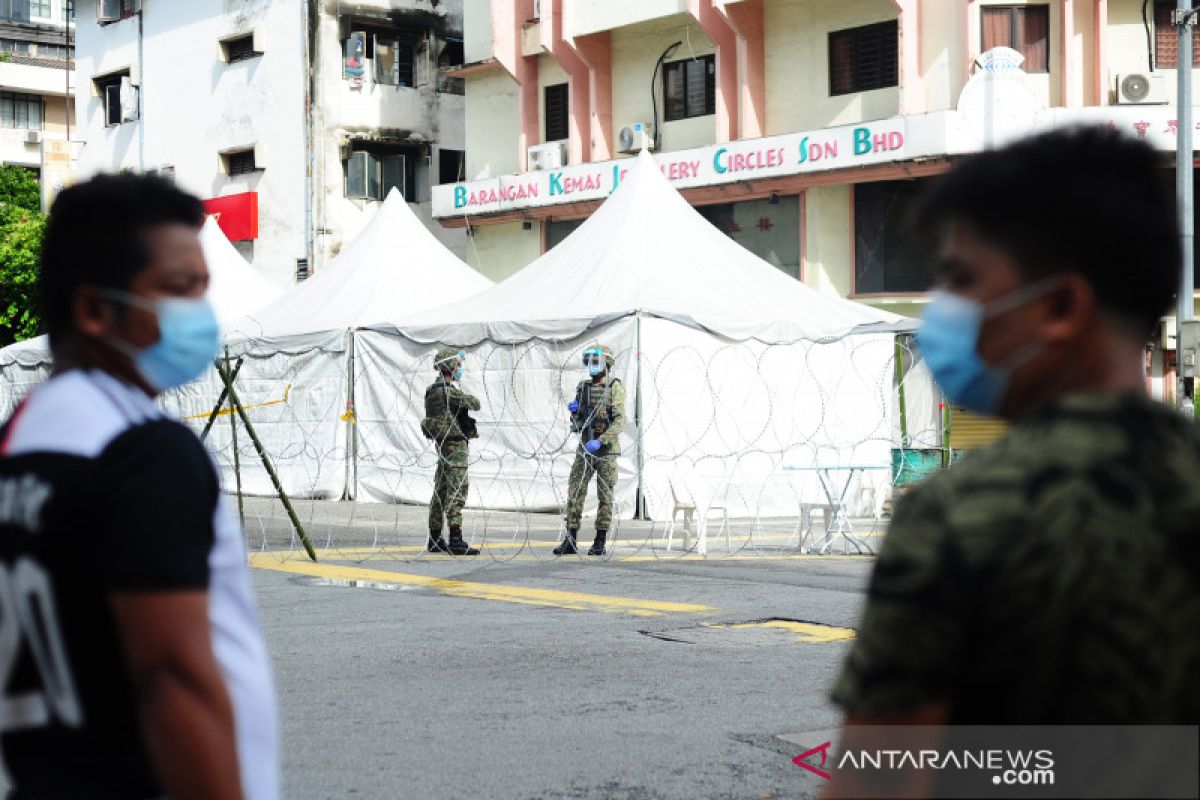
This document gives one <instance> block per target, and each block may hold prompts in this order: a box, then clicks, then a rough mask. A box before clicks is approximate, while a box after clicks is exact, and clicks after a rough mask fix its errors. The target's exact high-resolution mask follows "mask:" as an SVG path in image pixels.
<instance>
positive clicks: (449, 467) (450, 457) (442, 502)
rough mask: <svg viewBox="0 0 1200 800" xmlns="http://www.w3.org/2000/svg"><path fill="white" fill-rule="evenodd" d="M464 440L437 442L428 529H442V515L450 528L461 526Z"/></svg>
mask: <svg viewBox="0 0 1200 800" xmlns="http://www.w3.org/2000/svg"><path fill="white" fill-rule="evenodd" d="M470 488H471V484H470V481H468V480H467V442H466V441H465V440H463V439H456V440H448V441H445V442H442V443H441V444H440V445H438V466H437V474H436V475H434V478H433V499H432V500H430V501H429V530H431V531H440V530H441V529H442V517H443V516H444V517H445V518H446V522H447V523H449V526H450V527H451V528H461V527H462V510H463V506H464V505H466V503H467V490H468V489H470Z"/></svg>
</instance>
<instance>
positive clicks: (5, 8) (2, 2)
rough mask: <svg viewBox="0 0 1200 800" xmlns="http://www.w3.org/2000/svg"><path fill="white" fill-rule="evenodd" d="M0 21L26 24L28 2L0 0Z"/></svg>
mask: <svg viewBox="0 0 1200 800" xmlns="http://www.w3.org/2000/svg"><path fill="white" fill-rule="evenodd" d="M0 19H3V20H8V21H10V22H28V21H29V0H0Z"/></svg>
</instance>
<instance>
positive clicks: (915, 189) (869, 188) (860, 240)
mask: <svg viewBox="0 0 1200 800" xmlns="http://www.w3.org/2000/svg"><path fill="white" fill-rule="evenodd" d="M925 186H926V181H925V180H914V181H881V182H878V183H860V184H856V185H855V186H854V187H853V189H852V191H853V193H854V277H855V280H854V292H855V293H856V294H872V293H887V292H923V291H925V290H927V289H928V288H929V287H930V286H931V285H932V284H933V278H934V275H933V271H932V266H933V264H934V263H935V262H936V259H937V243H936V241H935V240H934V237H933V236H932V235H930V234H929V233H928V232H922V231H919V230H917V229H916V227H915V226H914V225H912V224H911V223H912V220H911V215H912V209H913V208H914V206H915V203H916V201H917V198H918V196H919V195H920V193H921V192H922V191H923V190H924V188H925Z"/></svg>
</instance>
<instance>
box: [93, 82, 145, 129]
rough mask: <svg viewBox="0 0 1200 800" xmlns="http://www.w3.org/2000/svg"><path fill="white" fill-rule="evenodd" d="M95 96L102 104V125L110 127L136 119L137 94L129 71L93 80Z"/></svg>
mask: <svg viewBox="0 0 1200 800" xmlns="http://www.w3.org/2000/svg"><path fill="white" fill-rule="evenodd" d="M92 84H93V85H94V86H95V88H96V94H97V95H98V96H99V97H100V99H101V100H102V101H103V103H104V125H105V126H106V127H111V126H113V125H120V124H121V123H123V122H130V121H131V120H135V119H137V118H138V92H137V88H136V87H135V86H134V85H133V82H132V81H131V80H130V78H129V71H128V70H125V71H123V72H118V73H113V74H111V75H104V76H102V77H98V78H93V79H92Z"/></svg>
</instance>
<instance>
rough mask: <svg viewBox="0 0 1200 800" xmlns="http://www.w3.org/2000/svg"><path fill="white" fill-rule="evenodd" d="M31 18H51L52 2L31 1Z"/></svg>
mask: <svg viewBox="0 0 1200 800" xmlns="http://www.w3.org/2000/svg"><path fill="white" fill-rule="evenodd" d="M29 16H31V17H43V18H47V17H49V16H50V0H29Z"/></svg>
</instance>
